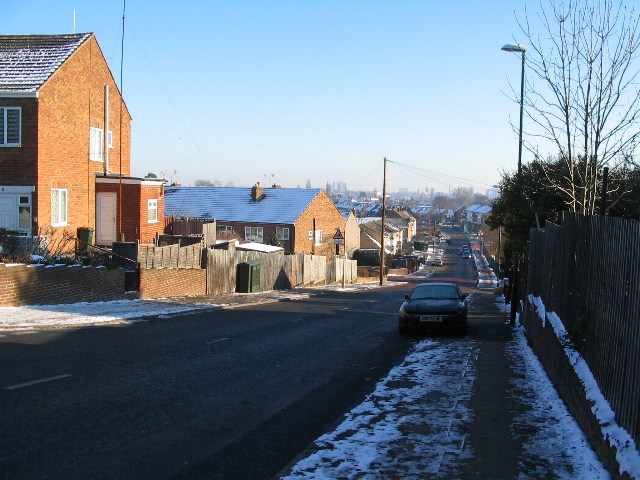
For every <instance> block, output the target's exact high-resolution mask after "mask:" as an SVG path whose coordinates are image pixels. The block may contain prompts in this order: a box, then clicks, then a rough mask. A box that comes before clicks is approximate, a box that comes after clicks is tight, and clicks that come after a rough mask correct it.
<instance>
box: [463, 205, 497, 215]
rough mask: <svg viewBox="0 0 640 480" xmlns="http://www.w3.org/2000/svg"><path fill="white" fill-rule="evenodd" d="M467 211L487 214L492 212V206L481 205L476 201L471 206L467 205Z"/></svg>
mask: <svg viewBox="0 0 640 480" xmlns="http://www.w3.org/2000/svg"><path fill="white" fill-rule="evenodd" d="M467 212H472V213H481V214H483V215H484V214H486V213H489V212H491V207H490V206H489V205H480V204H478V203H475V204H473V205H471V206H469V207H467Z"/></svg>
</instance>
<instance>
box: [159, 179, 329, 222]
mask: <svg viewBox="0 0 640 480" xmlns="http://www.w3.org/2000/svg"><path fill="white" fill-rule="evenodd" d="M321 191H322V190H320V189H312V188H265V189H264V190H263V197H262V199H261V200H259V201H253V200H252V199H251V188H242V187H165V190H164V193H165V198H164V214H165V216H167V217H170V216H184V217H196V218H208V219H214V218H215V219H216V221H219V222H225V221H226V222H246V223H281V224H289V225H293V224H294V223H295V222H296V221H297V220H298V218H299V217H300V215H302V213H303V212H304V211H305V209H306V208H307V207H308V206H309V204H310V203H311V202H312V201H313V200H314V199H315V198H316V197H317V196H318V195H319V194H320V192H321Z"/></svg>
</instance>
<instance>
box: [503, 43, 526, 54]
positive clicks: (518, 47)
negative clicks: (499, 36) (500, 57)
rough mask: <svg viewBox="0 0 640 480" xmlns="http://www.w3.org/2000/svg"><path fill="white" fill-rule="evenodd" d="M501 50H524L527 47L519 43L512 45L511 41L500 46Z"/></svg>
mask: <svg viewBox="0 0 640 480" xmlns="http://www.w3.org/2000/svg"><path fill="white" fill-rule="evenodd" d="M501 50H504V51H505V52H522V53H524V52H526V51H527V47H525V46H524V45H520V44H519V43H518V44H516V45H514V44H512V43H507V44H506V45H505V46H503V47H502V48H501Z"/></svg>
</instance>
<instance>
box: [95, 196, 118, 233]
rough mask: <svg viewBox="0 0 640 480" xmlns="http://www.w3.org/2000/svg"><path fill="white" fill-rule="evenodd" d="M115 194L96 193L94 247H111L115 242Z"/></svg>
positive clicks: (116, 206) (116, 203)
mask: <svg viewBox="0 0 640 480" xmlns="http://www.w3.org/2000/svg"><path fill="white" fill-rule="evenodd" d="M117 208H118V195H117V194H116V193H96V245H111V244H112V243H113V242H115V241H116V212H117Z"/></svg>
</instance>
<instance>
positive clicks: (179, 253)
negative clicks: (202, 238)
mask: <svg viewBox="0 0 640 480" xmlns="http://www.w3.org/2000/svg"><path fill="white" fill-rule="evenodd" d="M202 251H203V249H202V246H201V245H200V244H198V245H189V246H187V247H181V246H179V245H178V244H176V245H167V246H166V247H156V246H153V245H138V263H139V264H140V266H141V267H142V268H146V269H153V268H202Z"/></svg>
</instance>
